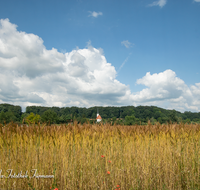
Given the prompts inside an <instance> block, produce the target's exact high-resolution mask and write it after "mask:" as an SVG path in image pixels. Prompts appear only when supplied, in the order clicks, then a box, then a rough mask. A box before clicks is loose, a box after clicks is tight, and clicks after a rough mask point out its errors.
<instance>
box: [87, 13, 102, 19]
mask: <svg viewBox="0 0 200 190" xmlns="http://www.w3.org/2000/svg"><path fill="white" fill-rule="evenodd" d="M88 12H89V13H90V14H89V16H92V17H95V18H97V17H98V16H100V15H103V13H102V12H95V11H93V12H92V11H88Z"/></svg>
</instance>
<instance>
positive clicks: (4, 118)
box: [0, 111, 18, 123]
mask: <svg viewBox="0 0 200 190" xmlns="http://www.w3.org/2000/svg"><path fill="white" fill-rule="evenodd" d="M17 120H18V119H17V117H16V116H15V115H14V113H13V112H11V111H8V112H6V113H4V112H3V111H2V112H1V113H0V123H4V122H6V123H10V122H11V121H13V122H16V121H17Z"/></svg>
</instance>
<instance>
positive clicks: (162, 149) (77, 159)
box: [0, 122, 200, 190]
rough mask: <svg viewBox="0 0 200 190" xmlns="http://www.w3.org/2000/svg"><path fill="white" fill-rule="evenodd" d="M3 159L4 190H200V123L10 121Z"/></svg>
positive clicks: (0, 149)
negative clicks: (27, 124) (128, 123)
mask: <svg viewBox="0 0 200 190" xmlns="http://www.w3.org/2000/svg"><path fill="white" fill-rule="evenodd" d="M0 157H1V158H0V189H1V190H2V189H9V190H11V189H12V190H26V189H29V190H34V189H35V190H48V189H56V188H57V189H58V190H64V189H65V190H66V189H67V190H77V189H80V190H82V189H83V190H90V189H93V190H94V189H99V190H109V189H110V190H111V189H114V190H116V189H117V190H120V189H121V190H129V189H130V190H131V189H132V190H133V189H134V190H136V189H137V190H139V189H141V190H142V189H144V190H148V189H149V190H151V189H152V190H153V189H163V190H164V189H165V190H166V189H170V190H171V189H177V190H178V189H196V190H198V189H200V124H183V123H180V124H162V125H161V124H159V123H157V124H155V125H151V123H150V122H149V123H148V125H134V126H124V125H116V124H114V125H110V124H83V125H80V124H77V123H76V122H75V123H74V124H69V125H51V126H46V125H45V124H38V125H34V124H33V125H31V126H29V127H27V126H26V125H24V126H18V125H17V124H14V123H10V124H7V125H1V126H0ZM9 169H10V170H9ZM52 176H53V177H52Z"/></svg>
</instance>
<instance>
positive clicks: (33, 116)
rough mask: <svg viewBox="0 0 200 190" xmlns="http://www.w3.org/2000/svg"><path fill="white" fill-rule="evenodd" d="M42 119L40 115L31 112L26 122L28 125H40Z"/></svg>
mask: <svg viewBox="0 0 200 190" xmlns="http://www.w3.org/2000/svg"><path fill="white" fill-rule="evenodd" d="M40 119H41V117H40V115H38V114H34V113H33V112H31V113H30V114H29V115H28V116H27V117H26V118H25V121H26V123H28V124H31V123H38V122H39V121H40Z"/></svg>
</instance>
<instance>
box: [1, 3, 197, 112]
mask: <svg viewBox="0 0 200 190" xmlns="http://www.w3.org/2000/svg"><path fill="white" fill-rule="evenodd" d="M0 19H1V22H0V76H1V78H2V80H1V81H0V103H5V102H6V103H11V104H17V105H20V106H22V107H23V109H24V108H25V107H26V106H28V105H42V106H59V107H64V106H79V107H91V106H123V105H134V106H138V105H154V106H159V107H162V108H166V109H176V110H179V111H181V112H184V111H195V112H199V111H200V24H199V23H200V0H155V1H154V0H134V1H133V0H124V1H122V0H71V1H70V0H57V1H55V0H48V1H47V0H40V1H36V0H34V1H33V0H29V1H27V0H20V1H16V0H7V1H1V2H0Z"/></svg>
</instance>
